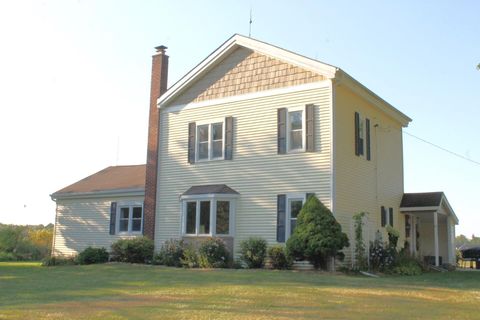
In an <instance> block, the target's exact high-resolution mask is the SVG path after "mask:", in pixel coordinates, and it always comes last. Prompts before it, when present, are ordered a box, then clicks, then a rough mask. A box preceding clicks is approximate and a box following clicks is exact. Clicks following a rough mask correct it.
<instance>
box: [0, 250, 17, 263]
mask: <svg viewBox="0 0 480 320" xmlns="http://www.w3.org/2000/svg"><path fill="white" fill-rule="evenodd" d="M0 261H2V262H3V261H17V257H15V255H14V254H13V253H11V252H0Z"/></svg>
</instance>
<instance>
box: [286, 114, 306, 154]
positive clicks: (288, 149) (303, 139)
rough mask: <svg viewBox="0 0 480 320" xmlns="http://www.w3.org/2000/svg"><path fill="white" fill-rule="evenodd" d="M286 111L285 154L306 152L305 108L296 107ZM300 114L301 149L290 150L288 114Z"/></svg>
mask: <svg viewBox="0 0 480 320" xmlns="http://www.w3.org/2000/svg"><path fill="white" fill-rule="evenodd" d="M286 109H287V117H286V118H287V119H286V122H287V123H286V127H287V134H286V138H287V139H286V140H287V153H298V152H305V150H306V142H307V132H306V131H307V130H306V129H307V128H306V124H307V120H306V117H307V113H306V111H305V109H306V107H305V106H296V107H288V108H286ZM298 111H301V112H302V147H301V148H298V149H291V148H290V142H291V140H290V130H291V129H290V113H291V112H298Z"/></svg>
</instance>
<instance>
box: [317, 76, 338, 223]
mask: <svg viewBox="0 0 480 320" xmlns="http://www.w3.org/2000/svg"><path fill="white" fill-rule="evenodd" d="M328 81H329V88H330V95H331V100H330V113H331V114H330V117H331V122H330V177H331V181H330V201H331V203H330V209H331V211H332V213H333V214H334V215H335V199H336V190H335V189H336V183H335V179H336V172H335V152H336V147H335V140H336V134H335V120H336V118H335V86H334V85H333V83H332V81H331V80H328ZM320 125H321V124H320Z"/></svg>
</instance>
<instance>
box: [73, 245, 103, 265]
mask: <svg viewBox="0 0 480 320" xmlns="http://www.w3.org/2000/svg"><path fill="white" fill-rule="evenodd" d="M77 262H78V264H94V263H105V262H108V251H107V249H105V248H93V247H87V248H86V249H85V250H83V251H82V252H80V253H79V255H78V256H77Z"/></svg>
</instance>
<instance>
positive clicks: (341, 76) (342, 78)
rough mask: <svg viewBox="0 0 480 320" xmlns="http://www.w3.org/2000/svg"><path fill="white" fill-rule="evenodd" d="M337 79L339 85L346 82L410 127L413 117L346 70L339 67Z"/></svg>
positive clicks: (366, 98) (382, 109)
mask: <svg viewBox="0 0 480 320" xmlns="http://www.w3.org/2000/svg"><path fill="white" fill-rule="evenodd" d="M335 80H336V84H337V85H342V84H344V85H345V86H346V87H348V88H349V89H350V90H351V91H353V92H354V93H356V94H358V95H359V96H361V97H362V98H364V99H365V100H367V101H368V102H370V103H371V104H373V105H374V106H376V107H377V108H378V109H380V110H381V111H383V112H384V113H386V114H387V115H389V116H390V117H392V118H394V119H396V120H398V121H399V122H400V123H401V125H402V126H403V127H408V123H409V122H411V121H412V119H410V118H409V117H408V116H407V115H405V114H404V113H402V112H401V111H399V110H398V109H396V108H395V107H394V106H392V105H391V104H390V103H388V102H387V101H385V100H383V99H382V98H380V97H379V96H378V95H377V94H375V93H374V92H373V91H371V90H370V89H368V88H367V87H365V86H364V85H363V84H361V83H360V82H359V81H357V80H356V79H355V78H353V77H352V76H350V75H349V74H348V73H346V72H345V71H343V70H341V69H338V70H337V73H336V75H335Z"/></svg>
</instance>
